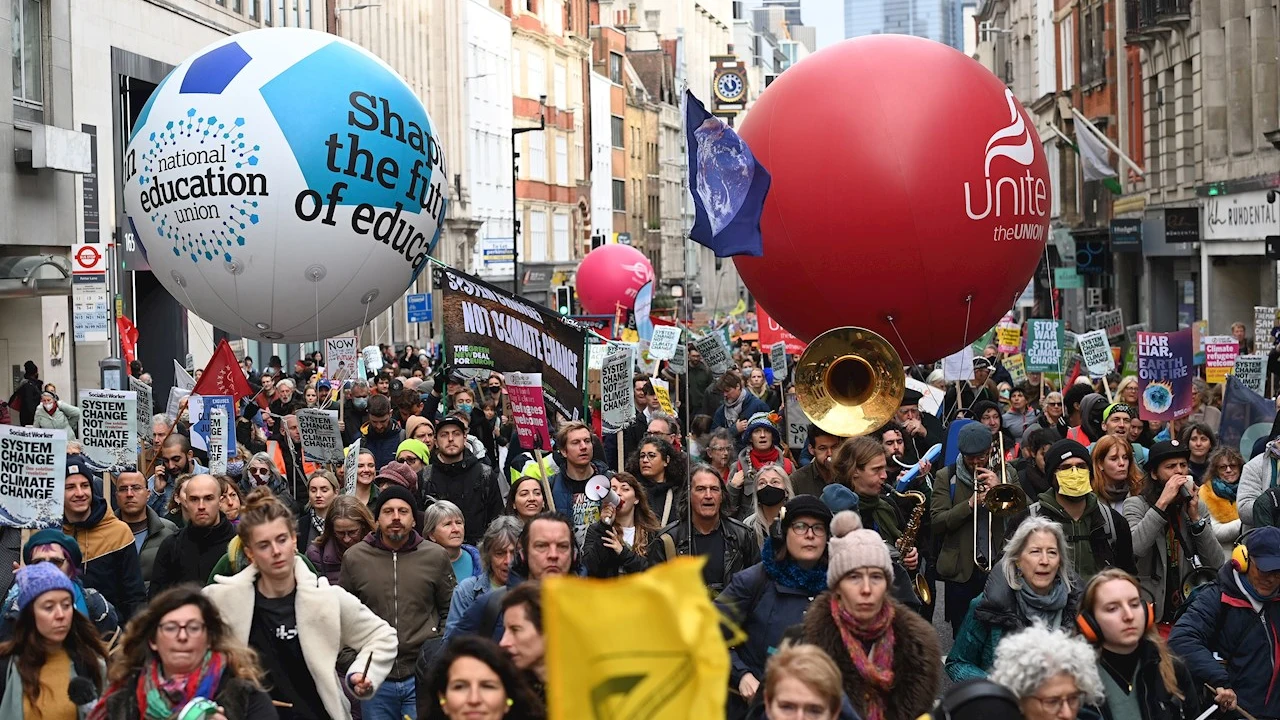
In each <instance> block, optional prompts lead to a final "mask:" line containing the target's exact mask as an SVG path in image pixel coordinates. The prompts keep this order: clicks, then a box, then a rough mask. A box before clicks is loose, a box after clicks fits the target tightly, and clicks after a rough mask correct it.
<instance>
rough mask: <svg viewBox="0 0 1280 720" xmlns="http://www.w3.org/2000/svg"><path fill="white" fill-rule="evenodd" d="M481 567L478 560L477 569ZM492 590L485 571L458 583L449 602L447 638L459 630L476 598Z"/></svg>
mask: <svg viewBox="0 0 1280 720" xmlns="http://www.w3.org/2000/svg"><path fill="white" fill-rule="evenodd" d="M463 547H467V546H465V545H464V546H463ZM479 566H480V561H479V560H476V567H479ZM490 589H491V588H490V587H489V575H488V574H487V573H485V572H483V571H481V573H480V574H479V575H472V576H471V577H469V578H465V579H463V580H459V581H458V586H457V587H455V588H454V589H453V597H452V598H451V599H450V600H449V619H448V620H446V621H445V623H444V634H445V635H446V636H448V635H452V634H453V632H454V631H455V630H457V628H458V623H460V622H462V616H463V615H465V614H466V613H467V609H468V608H470V607H471V605H472V604H473V603H475V601H476V598H478V597H480V596H481V595H483V594H485V593H487V592H489V590H490Z"/></svg>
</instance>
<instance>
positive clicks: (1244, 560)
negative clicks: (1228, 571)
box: [1231, 543, 1249, 572]
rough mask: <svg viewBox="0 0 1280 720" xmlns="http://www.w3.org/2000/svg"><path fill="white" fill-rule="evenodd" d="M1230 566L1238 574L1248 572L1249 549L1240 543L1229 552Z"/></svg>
mask: <svg viewBox="0 0 1280 720" xmlns="http://www.w3.org/2000/svg"><path fill="white" fill-rule="evenodd" d="M1231 566H1232V567H1234V568H1235V569H1236V571H1238V572H1248V571H1249V548H1247V547H1245V546H1244V543H1240V544H1239V545H1237V546H1235V548H1233V549H1232V550H1231Z"/></svg>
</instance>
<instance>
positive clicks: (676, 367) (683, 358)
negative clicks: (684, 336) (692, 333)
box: [667, 342, 689, 375]
mask: <svg viewBox="0 0 1280 720" xmlns="http://www.w3.org/2000/svg"><path fill="white" fill-rule="evenodd" d="M667 369H668V370H670V371H671V372H673V373H675V374H677V375H683V374H685V373H687V372H689V352H688V351H687V350H686V349H685V345H684V343H683V342H682V343H679V344H678V345H676V354H675V355H672V356H671V361H670V362H668V363H667Z"/></svg>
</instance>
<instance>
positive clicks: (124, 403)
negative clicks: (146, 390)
mask: <svg viewBox="0 0 1280 720" xmlns="http://www.w3.org/2000/svg"><path fill="white" fill-rule="evenodd" d="M80 445H81V446H82V447H83V448H84V454H85V455H88V456H89V459H90V460H93V461H94V462H95V463H97V464H99V465H103V466H109V465H117V464H125V463H134V462H137V455H138V395H137V393H135V392H133V391H132V390H81V391H80Z"/></svg>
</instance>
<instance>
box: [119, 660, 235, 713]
mask: <svg viewBox="0 0 1280 720" xmlns="http://www.w3.org/2000/svg"><path fill="white" fill-rule="evenodd" d="M225 662H226V659H225V657H224V656H223V654H222V653H220V652H214V651H212V650H209V651H207V652H205V654H204V660H203V661H201V663H200V668H199V669H198V670H196V671H195V672H193V673H191V674H189V675H187V676H186V677H185V678H178V679H174V680H169V679H166V678H164V677H163V676H161V675H160V661H158V660H156V659H154V658H153V659H151V660H148V661H147V665H146V667H144V668H143V670H142V674H141V675H139V676H138V687H137V693H138V708H139V709H140V710H141V711H142V718H144V719H145V720H165V719H166V718H169V717H172V716H173V713H174V712H176V711H177V710H180V709H181V708H182V707H183V706H184V705H186V704H187V703H188V702H191V700H193V699H194V698H198V697H202V698H208V699H210V700H212V699H213V696H214V695H215V694H217V692H218V684H219V683H221V682H222V670H223V666H224V664H225Z"/></svg>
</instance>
